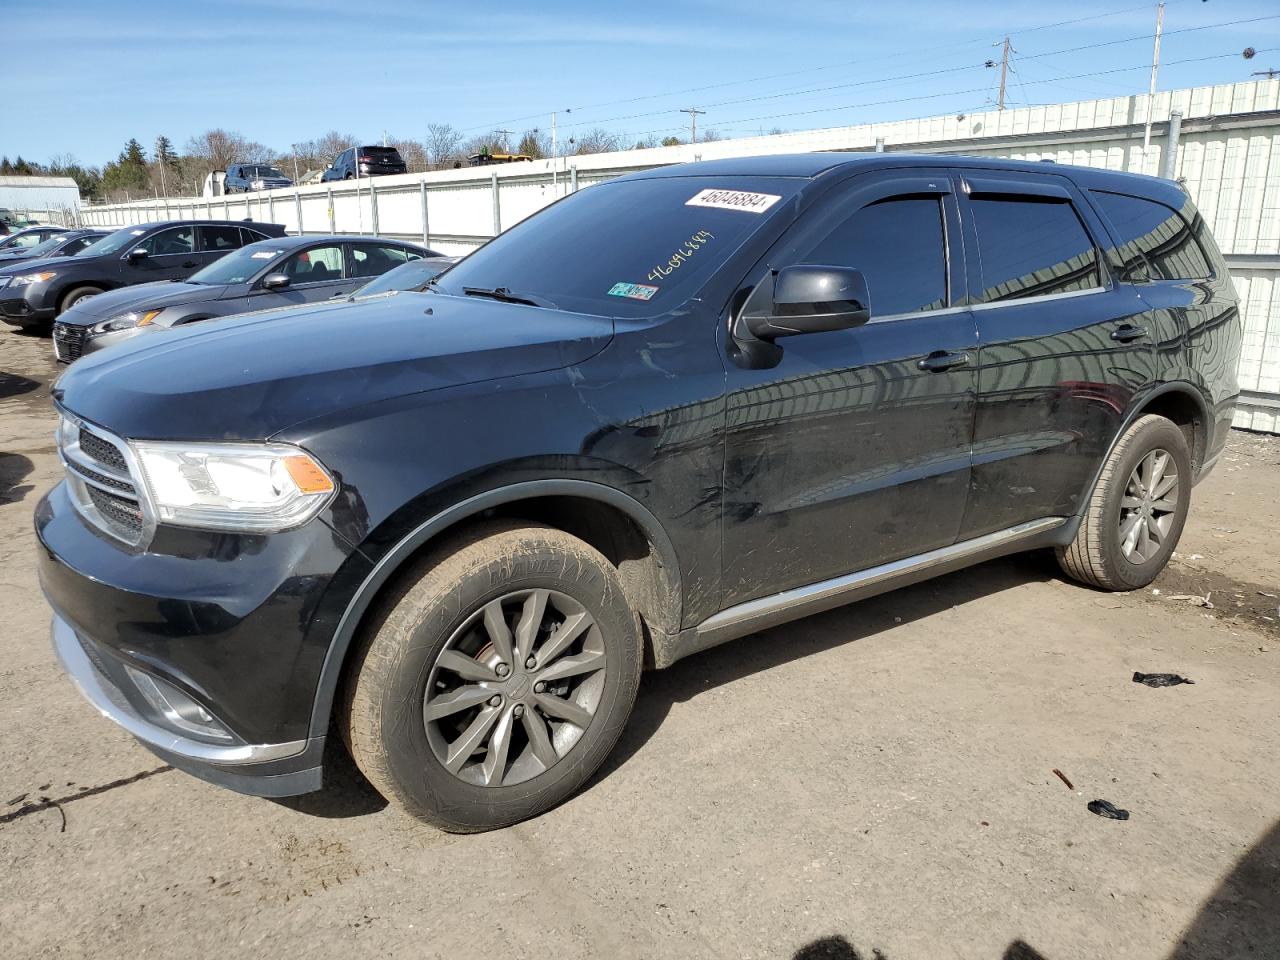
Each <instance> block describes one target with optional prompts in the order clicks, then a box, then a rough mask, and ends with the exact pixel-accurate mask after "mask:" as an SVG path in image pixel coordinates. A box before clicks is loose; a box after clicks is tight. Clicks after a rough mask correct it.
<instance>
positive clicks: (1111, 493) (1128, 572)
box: [1102, 420, 1192, 589]
mask: <svg viewBox="0 0 1280 960" xmlns="http://www.w3.org/2000/svg"><path fill="white" fill-rule="evenodd" d="M1155 449H1164V450H1167V451H1168V452H1169V455H1170V456H1172V457H1173V460H1174V464H1175V465H1176V466H1177V468H1178V509H1177V512H1176V514H1175V515H1174V518H1173V525H1172V526H1171V527H1170V528H1169V535H1168V536H1167V537H1166V538H1165V542H1164V543H1163V544H1161V546H1160V550H1159V552H1157V553H1156V555H1155V556H1153V557H1152V558H1151V559H1150V560H1147V561H1146V562H1145V563H1134V562H1133V561H1131V560H1130V559H1129V558H1128V557H1126V556H1125V555H1124V550H1123V549H1121V545H1120V509H1121V507H1120V501H1121V499H1122V498H1123V497H1124V495H1125V488H1126V487H1128V485H1129V477H1130V476H1131V475H1132V474H1133V471H1134V469H1135V468H1136V467H1137V466H1138V464H1139V463H1141V462H1142V458H1143V457H1145V456H1146V455H1147V454H1149V453H1150V452H1151V451H1152V450H1155ZM1112 479H1113V482H1112V484H1111V486H1110V488H1109V489H1108V490H1107V493H1106V501H1105V504H1104V506H1103V511H1102V524H1103V530H1104V531H1105V540H1104V542H1103V549H1104V551H1106V555H1107V560H1108V565H1109V566H1110V567H1111V569H1112V570H1113V571H1114V573H1115V575H1116V577H1117V578H1119V579H1120V580H1121V581H1122V582H1123V583H1124V585H1125V586H1127V587H1129V588H1130V589H1136V588H1138V587H1145V586H1146V585H1147V584H1149V583H1150V582H1151V581H1152V580H1154V579H1155V578H1156V577H1157V576H1158V575H1159V573H1160V571H1161V570H1163V569H1164V566H1165V564H1166V563H1168V562H1169V557H1170V556H1172V554H1173V551H1174V550H1175V549H1176V548H1177V545H1178V539H1179V538H1180V537H1181V536H1182V528H1183V527H1184V526H1185V525H1186V522H1187V513H1188V511H1189V509H1190V506H1191V484H1192V474H1191V456H1190V454H1189V453H1188V451H1187V441H1186V438H1185V437H1184V436H1183V434H1182V431H1181V430H1179V429H1178V427H1177V426H1175V425H1174V424H1173V423H1172V422H1170V421H1167V420H1163V421H1154V422H1152V423H1149V424H1146V425H1144V426H1143V427H1142V428H1141V429H1140V430H1139V431H1138V432H1137V433H1136V434H1135V435H1134V438H1133V440H1132V441H1131V442H1130V443H1128V444H1127V445H1126V447H1125V450H1124V452H1123V454H1122V455H1121V457H1120V460H1119V462H1118V463H1117V464H1116V469H1115V472H1114V474H1113V477H1112Z"/></svg>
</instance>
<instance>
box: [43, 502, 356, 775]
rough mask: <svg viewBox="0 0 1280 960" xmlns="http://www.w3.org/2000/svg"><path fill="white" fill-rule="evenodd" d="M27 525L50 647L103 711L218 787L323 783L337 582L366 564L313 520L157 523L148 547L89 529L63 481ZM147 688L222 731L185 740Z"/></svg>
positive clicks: (344, 597) (343, 599)
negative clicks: (209, 528)
mask: <svg viewBox="0 0 1280 960" xmlns="http://www.w3.org/2000/svg"><path fill="white" fill-rule="evenodd" d="M35 521H36V533H37V536H38V538H39V541H40V551H39V558H38V559H39V574H40V583H41V587H42V588H43V589H44V592H45V596H46V598H47V599H48V601H49V604H50V606H51V607H52V608H53V612H54V626H53V632H54V646H55V648H56V649H57V651H58V655H59V657H60V658H61V660H62V662H63V664H64V665H65V666H66V668H67V672H68V673H70V674H71V676H72V677H73V679H74V680H75V681H76V683H77V685H78V686H79V687H80V689H81V691H82V692H83V693H84V695H85V696H86V697H87V698H88V699H89V700H90V702H92V703H93V704H94V706H95V707H97V709H98V710H99V711H100V712H101V713H103V714H104V715H105V716H107V717H109V718H110V719H111V720H113V721H114V722H115V723H117V724H119V725H120V726H122V727H123V728H125V729H126V730H128V731H129V732H130V733H131V734H133V735H134V736H135V737H137V738H138V739H139V740H140V741H142V743H143V744H144V745H145V746H147V747H148V748H150V749H151V750H152V751H154V752H155V753H156V754H157V755H159V756H160V757H162V758H163V759H165V760H166V761H168V762H169V763H171V764H173V765H174V766H175V767H178V768H180V769H182V770H185V771H187V772H189V773H192V774H194V775H195V776H198V777H201V778H202V779H205V780H209V781H211V782H213V783H217V784H220V785H222V786H226V787H230V788H231V789H234V790H238V791H240V792H243V793H252V794H257V795H262V796H285V795H292V794H297V793H304V792H307V791H310V790H314V789H317V788H318V787H319V785H320V759H321V755H322V753H323V748H324V740H325V734H326V732H327V729H326V724H327V718H325V719H324V720H323V721H318V722H316V723H314V724H313V722H312V711H313V709H314V706H315V700H316V692H317V688H318V685H319V679H320V675H321V670H322V667H323V664H324V661H325V657H326V656H327V654H328V651H329V646H330V643H331V641H332V638H333V633H334V629H335V626H336V623H337V621H338V619H339V617H340V615H341V611H342V610H344V609H345V607H346V604H347V601H348V600H349V590H348V589H347V587H345V586H344V584H346V583H347V581H348V575H349V576H350V578H351V579H353V580H355V581H356V582H358V581H359V580H361V579H363V576H364V575H365V574H366V573H367V570H368V567H369V564H368V561H366V560H365V559H364V558H363V557H361V556H360V555H359V554H358V553H355V552H354V551H353V550H352V548H351V547H350V545H349V544H347V542H346V541H345V540H344V539H343V538H342V537H341V536H339V535H338V534H337V533H335V532H334V530H333V529H332V528H331V527H329V526H327V525H326V524H325V523H324V522H323V520H322V519H317V520H314V521H312V522H311V523H309V524H307V525H305V526H303V527H300V528H298V529H295V530H290V531H285V532H283V533H279V534H275V535H272V536H265V537H264V536H244V535H228V534H225V533H210V532H204V531H196V530H180V529H176V528H166V527H160V528H158V530H157V533H156V536H155V538H154V539H153V540H152V543H151V545H150V546H149V547H148V548H147V549H146V551H141V550H139V549H137V548H130V547H127V546H126V545H124V544H122V543H119V542H116V541H115V540H114V539H112V538H111V537H109V536H107V535H106V534H104V533H102V532H100V531H98V530H96V529H94V528H93V527H91V526H90V525H89V524H88V522H87V521H85V520H84V519H83V518H82V517H81V516H80V514H79V513H78V511H77V510H76V508H75V506H74V505H73V504H72V502H71V500H70V498H69V496H68V493H67V490H66V484H65V483H60V484H58V485H57V486H55V487H54V488H53V490H51V491H50V492H49V494H48V495H47V496H46V497H45V498H44V499H43V500H41V502H40V504H39V505H38V506H37V508H36V517H35ZM140 678H141V681H140ZM148 681H150V682H148ZM156 681H158V682H159V684H160V686H161V687H163V688H166V689H168V690H170V691H171V692H172V693H173V694H176V695H177V696H179V697H180V698H182V699H183V700H185V701H186V702H187V704H188V705H190V704H194V705H196V706H197V707H198V708H200V710H203V711H204V712H205V713H206V714H207V715H208V716H209V717H211V718H212V721H213V722H212V724H210V725H209V727H210V728H221V735H220V736H219V735H206V734H207V729H202V730H199V732H197V733H196V735H194V736H193V735H190V733H189V731H190V730H191V729H192V727H191V726H189V725H184V724H183V723H181V722H175V721H174V719H173V714H172V713H170V714H168V715H166V713H165V711H164V710H163V708H162V707H163V705H161V707H159V708H158V707H157V704H156V700H155V690H154V689H150V691H149V692H150V694H151V697H150V698H148V690H146V689H144V687H148V688H149V687H152V686H153V685H154V683H155V682H156ZM177 712H178V713H181V711H180V710H179V711H177ZM197 712H198V711H197Z"/></svg>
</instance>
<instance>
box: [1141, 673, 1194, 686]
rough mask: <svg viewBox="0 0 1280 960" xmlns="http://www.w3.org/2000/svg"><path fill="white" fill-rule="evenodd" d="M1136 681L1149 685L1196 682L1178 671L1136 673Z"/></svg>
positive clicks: (1173, 684)
mask: <svg viewBox="0 0 1280 960" xmlns="http://www.w3.org/2000/svg"><path fill="white" fill-rule="evenodd" d="M1133 682H1134V683H1145V684H1146V685H1147V686H1148V687H1176V686H1177V685H1178V684H1180V683H1195V681H1194V680H1188V679H1187V678H1186V677H1180V676H1178V675H1177V674H1176V673H1134V675H1133Z"/></svg>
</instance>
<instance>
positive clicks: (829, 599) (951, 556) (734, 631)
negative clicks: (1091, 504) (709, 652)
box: [679, 517, 1067, 657]
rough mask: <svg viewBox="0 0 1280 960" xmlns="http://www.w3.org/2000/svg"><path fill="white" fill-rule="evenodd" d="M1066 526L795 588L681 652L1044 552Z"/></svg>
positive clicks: (1033, 527) (716, 624)
mask: <svg viewBox="0 0 1280 960" xmlns="http://www.w3.org/2000/svg"><path fill="white" fill-rule="evenodd" d="M1066 522H1067V518H1066V517H1045V518H1044V519H1042V520H1030V521H1028V522H1026V523H1020V524H1018V525H1017V526H1015V527H1009V528H1008V529H1007V530H997V531H996V532H995V533H988V534H986V535H985V536H981V537H975V538H974V539H972V540H965V541H963V542H962V543H956V544H952V545H951V546H949V547H941V548H939V549H937V550H930V551H929V552H928V553H922V554H919V555H918V556H914V557H906V558H904V559H902V560H894V561H893V562H892V563H885V564H881V565H880V566H878V567H871V568H869V569H867V570H861V571H859V572H858V573H850V574H846V575H845V576H842V577H836V578H834V579H832V580H823V581H822V582H820V583H811V584H809V585H808V586H805V587H796V588H795V589H793V590H786V591H784V592H783V593H776V594H774V595H773V596H769V597H761V598H759V599H758V600H748V601H747V602H746V603H740V604H738V605H737V606H733V607H729V608H728V609H727V610H721V611H720V612H719V613H717V614H715V615H714V616H712V617H708V618H707V619H706V620H704V621H702V623H700V624H699V625H698V626H697V628H696V629H695V631H694V636H693V637H692V638H690V639H689V640H686V641H685V643H684V644H682V645H681V646H682V647H684V649H681V650H680V651H679V655H680V656H682V657H683V656H688V655H689V654H690V653H694V652H696V651H698V650H704V649H706V648H707V647H713V646H715V645H716V644H719V643H724V642H725V641H726V640H733V639H736V638H737V637H741V636H745V635H746V634H748V633H755V632H757V631H759V630H767V629H768V628H769V627H776V626H778V624H781V623H786V622H787V621H789V620H796V619H798V618H800V617H807V616H809V615H810V614H814V613H821V612H822V611H824V610H830V609H832V608H834V607H840V606H843V605H844V604H846V603H852V602H853V601H855V600H862V599H865V598H867V597H872V596H875V595H876V594H878V593H885V592H887V591H889V590H893V589H896V588H897V587H904V586H907V585H908V584H911V583H917V582H919V581H920V580H927V579H929V578H930V577H935V576H938V575H940V574H943V573H947V572H949V571H951V570H958V569H960V568H962V567H967V566H969V565H971V564H974V563H981V562H982V561H983V560H990V559H992V558H994V557H999V556H1002V555H1004V554H1007V553H1015V552H1017V551H1018V550H1025V549H1029V548H1031V547H1036V546H1043V545H1045V544H1041V543H1034V542H1031V541H1034V540H1036V538H1038V537H1040V535H1041V534H1045V533H1048V532H1049V531H1051V530H1055V529H1057V528H1058V527H1060V526H1062V525H1063V524H1064V523H1066Z"/></svg>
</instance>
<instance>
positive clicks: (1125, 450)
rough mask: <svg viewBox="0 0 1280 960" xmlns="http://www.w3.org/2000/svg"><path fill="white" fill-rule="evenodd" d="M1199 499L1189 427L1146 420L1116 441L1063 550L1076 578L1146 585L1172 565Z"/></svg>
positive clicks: (1107, 584)
mask: <svg viewBox="0 0 1280 960" xmlns="http://www.w3.org/2000/svg"><path fill="white" fill-rule="evenodd" d="M1190 505H1191V454H1190V452H1189V450H1188V449H1187V440H1186V437H1185V436H1184V435H1183V433H1182V431H1181V430H1180V429H1179V428H1178V427H1177V426H1176V425H1175V424H1174V423H1173V422H1172V421H1170V420H1166V419H1165V418H1164V417H1158V416H1152V415H1148V416H1144V417H1140V418H1138V419H1137V420H1136V421H1134V423H1133V424H1132V425H1131V426H1130V427H1129V429H1128V430H1126V431H1125V433H1124V436H1122V437H1121V438H1120V440H1119V441H1118V442H1117V443H1116V445H1115V448H1114V449H1113V450H1112V451H1111V455H1110V456H1109V457H1108V458H1107V462H1106V464H1105V466H1104V467H1103V469H1102V476H1101V477H1100V478H1099V480H1098V484H1097V486H1096V487H1095V488H1094V491H1093V495H1092V497H1090V500H1089V505H1088V508H1087V509H1086V511H1085V515H1084V519H1083V521H1082V522H1081V524H1080V529H1079V530H1078V531H1077V532H1076V537H1075V540H1073V541H1072V542H1071V544H1070V546H1067V547H1060V548H1059V549H1058V563H1059V564H1060V565H1061V567H1062V569H1063V570H1064V571H1065V572H1066V573H1067V574H1068V575H1069V576H1071V577H1073V578H1074V579H1076V580H1079V581H1080V582H1082V583H1087V584H1089V585H1090V586H1094V587H1100V588H1102V589H1104V590H1134V589H1137V588H1138V587H1145V586H1146V585H1147V584H1149V583H1150V582H1151V581H1152V580H1154V579H1155V578H1156V576H1157V575H1159V573H1160V571H1161V570H1163V569H1164V566H1165V564H1166V563H1168V562H1169V557H1170V556H1171V555H1172V554H1173V551H1174V548H1175V547H1177V545H1178V538H1179V537H1180V536H1181V535H1182V528H1183V525H1184V524H1185V523H1186V520H1187V510H1188V508H1189V507H1190Z"/></svg>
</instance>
